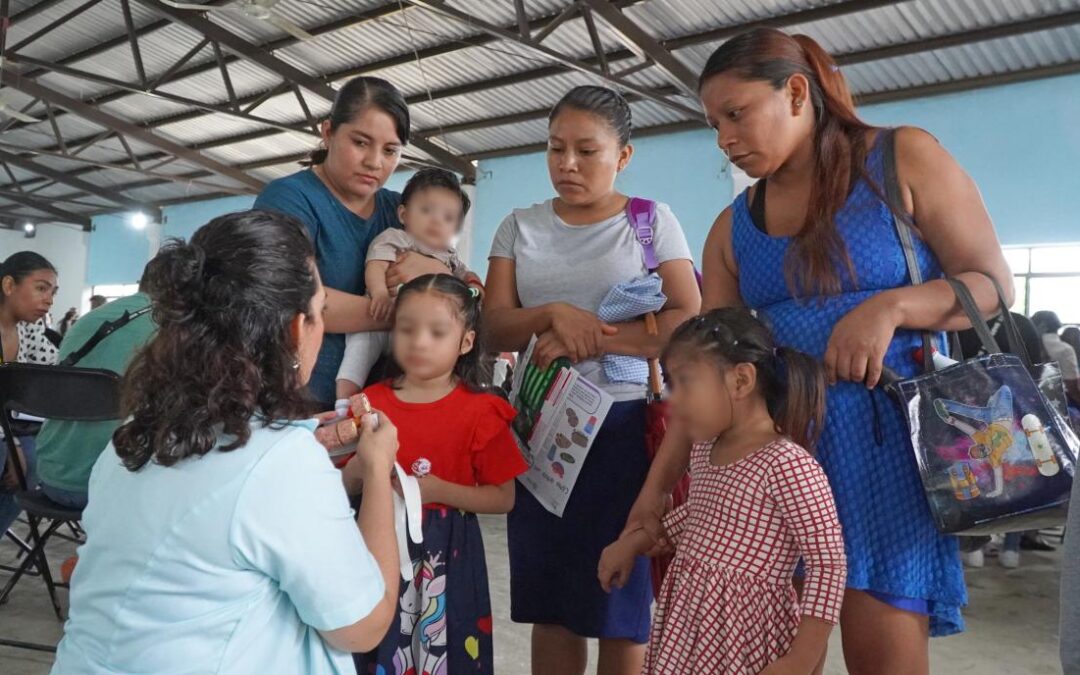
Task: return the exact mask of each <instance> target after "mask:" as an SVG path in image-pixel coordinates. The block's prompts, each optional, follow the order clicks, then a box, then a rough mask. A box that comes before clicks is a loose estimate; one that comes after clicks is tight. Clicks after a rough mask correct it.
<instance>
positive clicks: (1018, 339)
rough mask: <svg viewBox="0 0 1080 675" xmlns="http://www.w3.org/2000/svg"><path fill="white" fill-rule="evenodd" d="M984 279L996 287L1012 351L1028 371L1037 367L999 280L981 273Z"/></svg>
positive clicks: (999, 306)
mask: <svg viewBox="0 0 1080 675" xmlns="http://www.w3.org/2000/svg"><path fill="white" fill-rule="evenodd" d="M979 274H982V275H983V276H984V277H986V278H987V279H989V280H990V283H991V284H993V285H994V290H995V291H996V292H997V296H998V308H999V309H1000V310H1001V323H1002V324H1003V325H1004V326H1005V332H1006V335H1008V338H1009V346H1011V347H1012V349H1011V350H1010V351H1011V352H1012V353H1013V354H1016V355H1017V356H1019V357H1020V360H1021V361H1022V362H1023V364H1024V366H1026V367H1027V369H1028V370H1031V369H1033V368H1034V367H1035V361H1034V360H1033V359H1032V355H1031V354H1029V353H1028V349H1027V343H1026V342H1025V341H1024V336H1023V335H1022V334H1021V333H1020V327H1019V326H1017V325H1016V319H1014V318H1013V315H1012V312H1011V311H1010V310H1009V305H1008V303H1006V302H1005V290H1004V289H1003V288H1002V287H1001V284H1000V283H998V280H997V279H995V278H994V277H993V275H990V274H987V273H986V272H980V273H979Z"/></svg>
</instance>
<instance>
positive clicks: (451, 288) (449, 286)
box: [387, 274, 493, 393]
mask: <svg viewBox="0 0 1080 675" xmlns="http://www.w3.org/2000/svg"><path fill="white" fill-rule="evenodd" d="M423 293H432V294H436V295H439V296H441V297H443V298H444V299H445V300H446V301H447V302H449V303H451V304H452V305H453V307H454V309H455V311H457V314H458V317H460V318H461V322H462V323H463V324H464V325H465V330H466V331H470V330H471V331H474V332H475V333H476V338H475V339H474V341H473V348H472V349H470V350H469V351H468V352H467V353H465V354H462V355H461V356H459V357H458V360H457V363H456V364H455V365H454V376H455V377H457V379H458V380H459V381H460V382H461V383H463V384H464V385H465V386H466V387H467V388H468V389H469V390H470V391H472V392H476V393H481V392H490V391H492V390H493V389H492V386H491V381H492V364H491V359H489V358H488V355H487V350H486V349H485V347H484V341H483V334H484V331H483V328H482V327H481V325H480V296H479V294H478V293H476V292H475V291H473V290H472V289H471V288H470V287H469V286H468V285H467V284H466V283H465V282H464V281H462V280H461V279H458V278H457V277H452V276H450V275H449V274H425V275H424V276H422V277H417V278H416V279H413V280H412V281H410V282H409V283H407V284H405V285H404V286H402V287H401V290H400V291H398V296H397V306H398V307H400V306H401V305H402V304H403V303H404V302H406V301H407V300H408V298H409V296H412V295H421V294H423ZM404 374H405V373H404V371H402V369H401V366H400V365H399V364H398V363H397V362H396V361H394V360H393V359H391V362H390V364H389V365H388V367H387V376H388V377H390V378H392V379H393V380H395V381H396V380H398V379H399V378H400V377H401V376H402V375H404Z"/></svg>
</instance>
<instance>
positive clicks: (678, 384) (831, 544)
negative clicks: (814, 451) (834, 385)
mask: <svg viewBox="0 0 1080 675" xmlns="http://www.w3.org/2000/svg"><path fill="white" fill-rule="evenodd" d="M664 365H665V372H666V373H667V376H668V378H669V380H670V382H671V385H672V387H671V409H672V412H673V414H674V416H675V420H676V422H677V423H678V424H680V425H681V426H682V427H683V428H684V429H685V430H686V431H687V432H688V433H689V434H690V436H691V438H693V439H694V440H695V441H696V442H697V444H696V445H695V446H694V448H693V450H692V452H691V455H690V496H689V499H688V500H687V502H686V503H685V504H682V505H681V506H679V507H678V508H676V509H675V510H673V511H672V512H671V513H669V514H668V515H667V516H666V517H665V518H664V521H663V524H664V537H665V538H666V539H667V541H669V542H671V543H672V544H674V546H675V560H674V561H673V562H672V565H671V567H670V568H669V569H668V572H667V575H666V576H665V578H664V585H663V587H662V589H661V591H660V595H659V597H658V598H657V608H656V616H655V619H654V621H653V626H652V637H651V640H650V642H649V651H648V655H647V656H646V662H645V673H647V675H694V674H697V673H712V674H715V675H720V674H723V675H744V674H747V675H758V674H761V675H808V674H809V673H812V672H815V669H816V668H817V667H818V665H819V663H820V662H821V661H822V660H823V659H824V656H825V646H826V643H827V641H828V637H829V632H830V631H831V630H832V627H833V625H834V624H835V623H836V622H837V620H838V619H839V617H840V604H841V601H842V599H843V597H844V582H845V580H846V571H847V567H846V565H847V563H846V559H845V557H844V540H843V537H842V536H841V532H840V522H839V521H838V520H837V517H836V506H835V505H834V503H833V495H832V491H831V490H830V488H829V482H828V480H827V479H826V477H825V472H824V471H822V469H821V467H820V466H818V463H817V462H816V461H815V460H814V458H813V457H811V456H810V454H809V453H808V452H807V451H806V450H805V449H804V448H812V447H813V444H814V439H815V438H816V437H817V435H818V434H820V433H821V427H822V424H823V423H824V420H825V381H824V377H823V375H822V370H821V367H820V366H819V365H818V364H817V363H815V362H814V361H813V360H812V359H811V358H810V357H809V356H806V355H805V354H801V353H799V352H796V351H794V350H791V349H787V348H783V347H781V348H777V347H776V343H775V342H774V341H773V337H772V335H770V333H769V330H768V329H767V328H766V327H765V325H764V324H762V323H761V322H760V321H759V320H758V319H756V318H754V316H753V315H752V314H751V313H750V312H749V311H748V310H745V309H718V310H714V311H711V312H709V313H708V314H704V315H702V316H698V317H695V318H693V319H690V320H689V321H688V322H686V323H684V324H683V325H682V326H680V327H679V328H678V329H676V331H675V333H674V334H673V335H672V337H671V342H670V344H669V345H668V347H667V349H666V350H665V353H664ZM655 543H656V542H654V541H653V539H652V537H651V536H650V535H649V534H648V533H647V532H646V531H645V530H644V529H636V530H631V531H627V532H625V533H624V534H623V535H622V536H621V537H620V538H619V540H618V541H616V542H615V543H614V544H611V545H610V546H608V547H607V548H606V549H604V552H603V554H602V555H601V557H600V569H599V576H600V583H601V585H603V587H604V589H605V590H608V589H610V588H611V587H612V586H613V585H614V586H619V585H620V584H622V583H624V581H625V579H626V578H627V577H628V575H629V573H630V570H631V568H632V567H633V564H634V557H635V556H637V555H642V554H644V553H646V552H648V551H650V549H653V548H654V544H655ZM800 557H801V558H802V559H803V561H804V563H805V572H804V574H805V576H804V583H803V593H802V598H801V601H800V599H799V598H798V597H797V596H796V594H795V589H794V587H793V586H792V574H793V573H794V572H795V566H796V563H797V562H798V560H799V558H800Z"/></svg>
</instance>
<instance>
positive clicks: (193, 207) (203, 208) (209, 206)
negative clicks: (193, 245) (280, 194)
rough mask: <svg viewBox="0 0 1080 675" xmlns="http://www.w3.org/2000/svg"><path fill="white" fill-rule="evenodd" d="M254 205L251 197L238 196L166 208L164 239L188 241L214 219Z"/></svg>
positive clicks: (253, 199) (253, 198)
mask: <svg viewBox="0 0 1080 675" xmlns="http://www.w3.org/2000/svg"><path fill="white" fill-rule="evenodd" d="M254 203H255V197H254V196H253V195H238V196H236V197H226V198H224V199H212V200H210V201H205V202H192V203H190V204H177V205H176V206H167V207H165V208H164V209H162V211H164V214H163V215H164V227H163V228H162V229H163V234H164V236H165V237H177V238H179V239H184V240H187V239H190V238H191V235H193V234H195V230H197V229H199V228H200V227H202V226H203V225H205V224H206V223H208V222H210V221H211V220H213V219H214V218H217V217H218V216H220V215H224V214H226V213H232V212H234V211H246V210H247V209H250V208H251V205H252V204H254Z"/></svg>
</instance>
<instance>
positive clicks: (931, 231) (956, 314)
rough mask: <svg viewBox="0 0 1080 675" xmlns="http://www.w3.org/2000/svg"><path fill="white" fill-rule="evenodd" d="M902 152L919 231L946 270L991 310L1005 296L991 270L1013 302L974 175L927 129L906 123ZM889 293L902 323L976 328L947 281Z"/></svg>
mask: <svg viewBox="0 0 1080 675" xmlns="http://www.w3.org/2000/svg"><path fill="white" fill-rule="evenodd" d="M896 157H897V174H898V178H899V180H900V185H901V190H902V192H903V197H904V204H905V207H906V208H907V209H908V210H909V212H910V213H913V214H914V216H915V222H916V224H917V227H918V231H919V234H920V235H921V236H922V238H923V239H924V240H925V241H926V243H927V244H928V245H929V246H930V249H931V250H932V251H933V252H934V254H935V255H936V256H937V258H938V260H939V261H941V265H942V267H943V268H944V270H945V274H946V275H948V276H950V277H955V278H958V279H960V280H961V281H963V282H964V283H965V284H966V285H967V286H968V288H970V289H971V293H972V295H974V296H975V301H976V303H977V304H978V306H979V309H981V310H982V311H983V313H984V314H985V315H987V316H992V315H994V314H996V313H997V311H998V298H997V292H996V291H995V290H994V287H993V285H992V284H991V283H990V280H989V279H987V278H986V277H985V276H984V274H989V275H990V276H992V277H993V278H994V279H996V280H997V282H998V283H999V284H1001V286H1002V288H1004V289H1005V293H1006V298H1005V301H1006V304H1008V305H1011V304H1012V302H1013V300H1014V292H1013V277H1012V272H1011V271H1010V270H1009V265H1008V263H1007V262H1005V256H1004V255H1003V254H1002V252H1001V244H1000V243H999V242H998V238H997V234H996V233H995V232H994V225H993V223H992V222H991V220H990V214H989V213H987V211H986V206H985V205H984V204H983V201H982V196H981V195H980V194H979V189H978V187H977V186H976V185H975V181H973V180H972V179H971V177H970V176H969V175H968V174H967V173H966V172H965V171H964V170H963V168H961V167H960V165H959V164H958V163H957V162H956V160H955V159H953V157H952V155H950V154H949V153H948V151H947V150H945V148H943V147H942V146H941V145H940V144H939V143H938V142H937V140H936V139H935V138H934V137H933V136H931V135H930V134H928V133H926V132H925V131H922V130H920V129H914V128H904V129H900V130H899V131H898V132H897V133H896ZM882 295H883V296H886V297H885V298H884V300H883V301H884V302H890V303H892V305H893V306H894V307H895V309H896V311H897V312H898V319H899V326H900V327H901V328H909V329H928V330H963V329H965V328H970V327H971V323H970V322H969V321H968V319H967V317H966V316H965V315H964V314H963V312H961V311H960V307H959V304H958V303H957V302H956V299H955V297H954V295H953V292H952V289H951V288H950V287H949V285H948V284H947V283H946V282H945V281H942V280H935V281H930V282H927V283H925V284H921V285H919V286H910V287H907V288H898V289H894V290H891V291H888V292H886V293H883V294H882Z"/></svg>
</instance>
